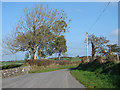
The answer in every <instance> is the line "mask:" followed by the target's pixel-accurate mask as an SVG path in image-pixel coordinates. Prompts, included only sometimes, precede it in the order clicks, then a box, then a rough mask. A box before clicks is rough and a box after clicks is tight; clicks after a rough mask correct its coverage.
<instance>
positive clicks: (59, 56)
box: [58, 52, 61, 60]
mask: <svg viewBox="0 0 120 90" xmlns="http://www.w3.org/2000/svg"><path fill="white" fill-rule="evenodd" d="M60 56H61V54H60V52H59V55H58V58H59V60H60Z"/></svg>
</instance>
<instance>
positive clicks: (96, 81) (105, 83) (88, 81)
mask: <svg viewBox="0 0 120 90" xmlns="http://www.w3.org/2000/svg"><path fill="white" fill-rule="evenodd" d="M71 74H72V75H73V76H74V77H75V78H76V79H77V80H78V81H79V82H80V83H82V84H83V85H84V86H85V87H86V88H116V87H115V86H114V85H113V84H112V83H111V82H110V81H109V77H108V76H107V75H102V74H101V76H100V77H98V76H96V75H95V73H94V72H90V71H83V70H72V71H71Z"/></svg>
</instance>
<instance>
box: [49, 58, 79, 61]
mask: <svg viewBox="0 0 120 90" xmlns="http://www.w3.org/2000/svg"><path fill="white" fill-rule="evenodd" d="M49 60H58V58H56V59H55V58H49ZM61 60H68V61H81V58H79V57H67V58H62V57H61Z"/></svg>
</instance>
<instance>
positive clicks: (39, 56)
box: [39, 49, 41, 59]
mask: <svg viewBox="0 0 120 90" xmlns="http://www.w3.org/2000/svg"><path fill="white" fill-rule="evenodd" d="M39 59H41V49H40V55H39Z"/></svg>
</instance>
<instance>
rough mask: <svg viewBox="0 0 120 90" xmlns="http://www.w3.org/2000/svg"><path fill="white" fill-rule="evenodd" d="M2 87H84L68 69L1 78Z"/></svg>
mask: <svg viewBox="0 0 120 90" xmlns="http://www.w3.org/2000/svg"><path fill="white" fill-rule="evenodd" d="M2 88H84V86H83V85H82V84H80V83H79V82H78V81H77V80H75V78H74V77H72V75H71V74H70V70H69V69H64V70H58V71H52V72H44V73H33V74H27V75H21V76H16V77H10V78H4V79H2Z"/></svg>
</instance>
